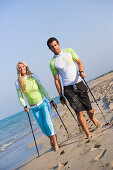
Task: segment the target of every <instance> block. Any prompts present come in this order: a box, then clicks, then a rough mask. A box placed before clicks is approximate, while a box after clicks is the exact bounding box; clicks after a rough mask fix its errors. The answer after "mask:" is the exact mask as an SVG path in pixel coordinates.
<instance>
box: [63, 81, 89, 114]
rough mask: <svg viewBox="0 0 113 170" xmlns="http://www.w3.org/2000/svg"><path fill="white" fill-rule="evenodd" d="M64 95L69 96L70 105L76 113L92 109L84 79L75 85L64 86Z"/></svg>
mask: <svg viewBox="0 0 113 170" xmlns="http://www.w3.org/2000/svg"><path fill="white" fill-rule="evenodd" d="M64 96H65V97H66V98H67V100H68V101H69V104H70V106H71V107H72V108H73V109H74V110H75V112H76V114H78V113H79V112H80V111H84V110H86V111H89V110H92V106H91V102H90V100H89V96H88V92H87V87H86V85H85V84H84V83H83V81H81V82H79V83H77V84H76V85H74V86H73V85H69V86H64Z"/></svg>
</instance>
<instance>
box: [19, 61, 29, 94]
mask: <svg viewBox="0 0 113 170" xmlns="http://www.w3.org/2000/svg"><path fill="white" fill-rule="evenodd" d="M19 64H23V65H24V66H25V67H26V75H28V76H29V78H31V74H32V73H31V71H30V70H29V67H28V66H27V65H26V64H25V63H24V62H18V63H17V75H18V81H19V85H20V88H21V90H22V92H26V85H25V83H24V80H23V76H22V75H21V73H20V72H19V69H18V65H19Z"/></svg>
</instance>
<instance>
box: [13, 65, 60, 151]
mask: <svg viewBox="0 0 113 170" xmlns="http://www.w3.org/2000/svg"><path fill="white" fill-rule="evenodd" d="M17 75H18V79H17V81H16V83H15V85H16V90H17V94H18V97H19V100H20V102H21V104H22V106H23V107H24V110H25V112H29V107H28V106H27V105H26V103H25V100H24V97H23V95H24V96H25V97H26V99H27V101H28V103H29V105H30V108H31V110H32V112H33V115H34V117H35V119H36V120H37V122H38V124H39V126H40V128H41V130H42V132H43V133H44V134H45V135H46V136H48V137H49V139H50V144H51V146H52V147H53V148H54V150H55V151H57V150H58V149H59V147H58V144H57V139H56V132H55V129H54V125H53V122H52V119H51V105H52V106H53V107H55V108H56V107H57V105H56V104H55V103H54V101H53V100H52V99H50V97H49V95H48V93H47V91H46V90H45V88H44V87H43V85H42V83H41V82H40V79H39V77H38V76H37V75H36V74H33V73H31V71H30V70H29V68H28V66H27V65H26V64H25V63H24V62H19V63H17Z"/></svg>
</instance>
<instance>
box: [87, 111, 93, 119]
mask: <svg viewBox="0 0 113 170" xmlns="http://www.w3.org/2000/svg"><path fill="white" fill-rule="evenodd" d="M87 114H88V116H89V118H92V117H93V115H94V110H93V109H92V110H88V111H87Z"/></svg>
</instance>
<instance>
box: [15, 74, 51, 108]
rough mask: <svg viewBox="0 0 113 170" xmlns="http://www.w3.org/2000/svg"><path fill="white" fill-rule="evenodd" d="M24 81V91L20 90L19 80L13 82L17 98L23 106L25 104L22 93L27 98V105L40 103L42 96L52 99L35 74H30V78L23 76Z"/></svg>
mask: <svg viewBox="0 0 113 170" xmlns="http://www.w3.org/2000/svg"><path fill="white" fill-rule="evenodd" d="M24 83H25V85H26V92H25V93H23V92H22V91H21V89H20V86H19V81H18V80H17V81H16V83H15V86H16V90H17V94H18V97H19V100H20V102H21V104H22V105H23V106H26V103H25V100H24V97H23V94H24V96H25V97H26V98H27V101H28V103H29V105H35V104H38V103H40V102H41V101H43V98H44V96H45V97H46V98H48V99H49V101H51V100H52V99H50V97H49V95H48V93H47V91H46V90H45V88H44V87H43V85H42V84H41V82H40V80H39V78H38V76H37V75H36V74H32V76H31V79H30V78H29V77H28V76H24Z"/></svg>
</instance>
